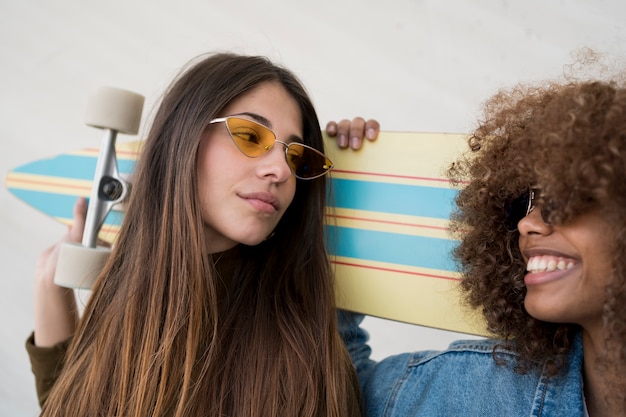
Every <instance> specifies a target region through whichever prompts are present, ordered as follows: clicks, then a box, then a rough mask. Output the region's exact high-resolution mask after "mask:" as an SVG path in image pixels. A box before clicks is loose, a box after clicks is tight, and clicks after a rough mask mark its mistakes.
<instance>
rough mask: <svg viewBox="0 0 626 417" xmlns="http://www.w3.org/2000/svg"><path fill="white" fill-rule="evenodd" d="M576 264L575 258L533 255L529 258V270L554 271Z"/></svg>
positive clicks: (570, 267)
mask: <svg viewBox="0 0 626 417" xmlns="http://www.w3.org/2000/svg"><path fill="white" fill-rule="evenodd" d="M575 266H576V263H575V262H574V261H573V260H566V259H563V258H557V257H554V256H533V257H532V258H530V259H529V260H528V264H527V265H526V270H527V271H528V272H552V271H564V270H566V269H572V268H574V267H575Z"/></svg>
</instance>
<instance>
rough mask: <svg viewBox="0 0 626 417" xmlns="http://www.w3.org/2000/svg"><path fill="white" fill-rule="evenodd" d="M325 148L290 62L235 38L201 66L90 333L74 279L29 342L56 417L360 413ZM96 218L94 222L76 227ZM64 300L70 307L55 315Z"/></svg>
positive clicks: (145, 174)
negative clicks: (330, 245) (238, 50)
mask: <svg viewBox="0 0 626 417" xmlns="http://www.w3.org/2000/svg"><path fill="white" fill-rule="evenodd" d="M362 126H365V125H364V124H363V125H362ZM372 126H373V125H372V124H371V123H370V124H368V128H371V127H372ZM374 126H375V130H377V129H378V128H377V124H375V125H374ZM363 128H364V127H362V129H363ZM322 152H323V142H322V136H321V132H320V126H319V122H318V119H317V115H316V113H315V110H314V108H313V105H312V103H311V100H310V99H309V97H308V95H307V94H306V92H305V90H304V88H303V87H302V85H301V84H300V82H299V81H298V80H297V79H296V77H295V76H294V75H293V74H292V73H291V72H289V71H287V70H285V69H284V68H282V67H279V66H277V65H275V64H273V63H271V62H270V61H269V60H267V59H265V58H262V57H251V56H239V55H233V54H217V55H211V56H208V57H204V58H202V59H200V60H198V61H197V62H195V63H193V65H191V66H190V67H189V68H187V69H186V70H185V71H184V72H183V73H182V74H181V76H180V77H179V78H178V79H177V80H175V82H174V83H173V84H172V85H171V87H170V88H169V90H168V91H167V92H166V94H165V95H164V97H163V100H162V102H161V104H160V106H159V109H158V111H157V113H156V115H155V118H154V121H153V123H152V126H151V129H150V131H149V133H148V135H147V140H146V143H145V145H144V148H143V151H142V154H141V157H140V160H139V162H138V166H137V168H136V174H135V178H134V183H133V190H132V195H131V199H130V202H129V204H128V207H127V211H126V214H125V218H124V221H123V225H122V228H121V232H120V234H119V238H118V240H117V243H116V245H115V247H114V248H113V252H112V254H111V257H110V259H109V260H108V262H107V264H106V265H105V268H104V270H103V271H102V272H101V274H100V275H99V277H98V279H97V281H96V283H95V285H94V288H93V293H92V295H91V297H90V299H89V301H88V303H87V305H86V307H85V310H84V314H83V316H82V317H81V319H80V321H79V323H78V327H77V329H76V331H75V333H74V324H75V322H76V320H77V317H76V315H75V313H71V312H70V310H71V308H72V302H73V298H72V295H71V294H68V293H67V292H65V293H63V290H60V289H56V290H51V289H50V286H51V285H50V284H44V285H42V286H41V287H42V288H44V289H43V290H41V292H40V294H39V295H38V297H39V300H40V302H37V303H36V309H38V310H39V311H38V313H37V314H38V315H39V316H40V323H39V325H38V324H37V323H36V327H35V333H34V337H32V338H31V340H30V345H29V350H30V353H31V358H32V360H33V369H34V370H35V371H36V376H37V379H38V389H39V390H40V392H39V394H40V396H41V397H42V400H44V399H45V402H44V404H43V408H42V415H43V416H57V415H63V416H85V415H98V416H137V417H139V416H141V417H145V416H148V415H150V416H198V415H202V416H324V417H326V416H336V417H344V416H354V415H358V414H359V388H358V383H357V381H356V375H355V373H354V370H353V367H352V365H351V363H350V358H349V357H348V355H347V353H346V351H345V348H344V347H343V344H342V341H341V339H340V338H339V336H338V334H337V325H336V311H335V304H334V292H333V280H332V273H331V270H330V266H329V262H328V259H327V255H326V252H325V249H324V236H323V219H324V207H325V197H326V192H327V189H326V181H325V175H324V174H326V173H327V172H328V170H329V169H330V167H331V163H330V161H328V159H327V158H325V157H324V155H323V154H322ZM81 204H82V206H81ZM82 210H84V202H81V203H79V204H78V205H77V208H76V217H77V219H80V218H81V215H82V213H81V211H82ZM80 234H81V225H80V221H79V222H78V223H77V225H76V226H75V227H74V228H73V229H72V230H71V231H70V235H69V238H68V239H70V240H78V239H77V235H80ZM55 250H56V249H55V248H53V249H51V250H50V251H48V252H46V253H44V254H43V255H42V257H41V259H40V264H39V267H38V270H37V271H38V272H37V275H38V280H39V281H47V282H48V283H49V282H50V279H49V276H50V271H51V269H52V267H53V266H54V264H55V257H54V251H55ZM45 285H48V287H47V288H46V286H45ZM46 291H50V292H51V293H53V294H52V295H51V294H48V295H45V294H42V293H45V292H46ZM54 294H56V295H54ZM46 296H49V297H51V298H49V300H51V301H50V302H48V303H46V302H45V301H41V300H42V299H44V298H45V297H46ZM54 297H56V299H55V298H54ZM55 300H56V301H55ZM59 300H61V301H59ZM55 303H56V307H51V305H55ZM55 309H57V312H58V310H59V309H60V310H61V313H60V315H61V316H64V317H65V319H61V320H58V321H57V323H56V326H57V327H56V328H54V325H53V327H48V328H47V329H46V324H45V322H46V321H48V322H50V317H51V316H54V314H55V313H54V312H55ZM50 312H52V313H50ZM46 314H49V315H48V318H45V317H43V318H41V316H45V315H46ZM59 327H60V330H59ZM72 333H74V334H73V336H72V339H71V343H69V348H68V350H67V354H65V352H64V344H63V343H61V344H58V342H62V340H63V339H64V338H65V337H67V336H71V335H72ZM38 346H39V347H38ZM45 346H48V348H45ZM46 355H48V359H45V358H46ZM50 355H52V360H50ZM55 355H56V356H55ZM60 360H64V364H63V367H62V370H61V371H60V374H59V375H56V374H55V367H57V365H58V362H57V363H55V361H60ZM35 368H37V369H35ZM48 390H50V391H49V396H48V395H47V394H48ZM46 397H47V398H46Z"/></svg>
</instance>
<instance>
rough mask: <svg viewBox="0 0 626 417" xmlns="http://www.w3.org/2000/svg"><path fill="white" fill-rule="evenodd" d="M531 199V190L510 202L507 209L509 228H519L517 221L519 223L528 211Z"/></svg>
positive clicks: (507, 225) (507, 224)
mask: <svg viewBox="0 0 626 417" xmlns="http://www.w3.org/2000/svg"><path fill="white" fill-rule="evenodd" d="M529 199H530V192H528V191H526V192H525V193H524V194H522V195H521V196H519V197H517V198H515V199H513V201H511V203H509V205H508V207H507V211H506V227H507V229H508V230H510V231H514V230H517V223H519V221H520V220H522V219H523V218H524V217H525V216H526V214H527V212H528V203H529V201H528V200H529Z"/></svg>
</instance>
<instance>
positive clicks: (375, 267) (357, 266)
mask: <svg viewBox="0 0 626 417" xmlns="http://www.w3.org/2000/svg"><path fill="white" fill-rule="evenodd" d="M331 263H333V264H336V265H344V266H353V267H355V268H365V269H373V270H376V271H385V272H396V273H400V274H406V275H416V276H421V277H426V278H435V279H445V280H447V281H458V280H459V279H458V278H454V277H446V276H443V275H435V274H426V273H423V272H414V271H407V270H403V269H393V268H383V267H380V266H371V265H362V264H355V263H351V262H342V261H331Z"/></svg>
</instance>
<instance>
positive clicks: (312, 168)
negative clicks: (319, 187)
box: [286, 143, 333, 179]
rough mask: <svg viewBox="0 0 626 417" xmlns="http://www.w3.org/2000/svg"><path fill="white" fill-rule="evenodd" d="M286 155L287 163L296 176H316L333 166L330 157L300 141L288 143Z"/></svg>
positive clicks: (305, 177)
mask: <svg viewBox="0 0 626 417" xmlns="http://www.w3.org/2000/svg"><path fill="white" fill-rule="evenodd" d="M286 155H287V163H288V164H289V166H290V167H291V170H292V171H293V173H294V175H295V176H296V177H298V178H302V179H312V178H317V177H320V176H322V175H324V174H326V173H327V172H328V171H330V169H331V168H332V167H333V164H332V162H331V161H330V159H328V158H327V157H326V156H325V155H324V154H323V153H321V152H319V151H318V150H316V149H314V148H311V147H309V146H306V145H302V144H301V143H290V144H289V147H288V148H287V153H286Z"/></svg>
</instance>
